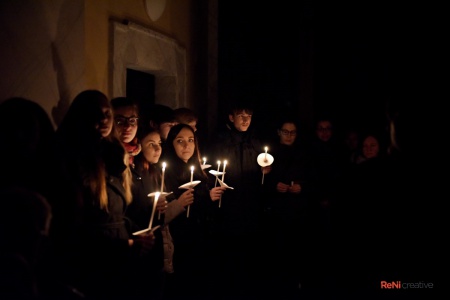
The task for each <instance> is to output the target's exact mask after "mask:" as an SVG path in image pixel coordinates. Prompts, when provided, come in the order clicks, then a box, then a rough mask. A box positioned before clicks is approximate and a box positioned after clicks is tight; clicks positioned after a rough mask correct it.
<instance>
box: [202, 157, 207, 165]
mask: <svg viewBox="0 0 450 300" xmlns="http://www.w3.org/2000/svg"><path fill="white" fill-rule="evenodd" d="M203 164H204V165H206V157H203Z"/></svg>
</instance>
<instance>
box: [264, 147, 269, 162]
mask: <svg viewBox="0 0 450 300" xmlns="http://www.w3.org/2000/svg"><path fill="white" fill-rule="evenodd" d="M267 149H268V148H267V147H264V150H265V151H266V152H265V153H264V161H267Z"/></svg>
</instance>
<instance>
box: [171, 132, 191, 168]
mask: <svg viewBox="0 0 450 300" xmlns="http://www.w3.org/2000/svg"><path fill="white" fill-rule="evenodd" d="M173 147H174V149H175V153H176V154H177V156H178V157H179V158H180V159H181V160H182V161H184V162H188V160H189V159H190V158H191V157H192V155H194V151H195V138H194V133H193V132H192V131H191V130H189V129H188V128H183V129H181V131H180V133H178V135H177V136H176V137H175V139H174V140H173Z"/></svg>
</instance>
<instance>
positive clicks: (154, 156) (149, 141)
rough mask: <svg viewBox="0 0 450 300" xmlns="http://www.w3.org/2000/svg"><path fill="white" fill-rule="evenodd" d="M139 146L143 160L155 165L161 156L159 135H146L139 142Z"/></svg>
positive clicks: (153, 133) (155, 133)
mask: <svg viewBox="0 0 450 300" xmlns="http://www.w3.org/2000/svg"><path fill="white" fill-rule="evenodd" d="M141 146H142V154H143V155H144V157H145V159H146V160H147V161H148V162H149V163H151V164H156V163H157V162H158V161H159V158H160V156H161V136H160V135H159V133H157V132H152V133H149V134H147V135H146V136H145V137H144V138H143V139H142V140H141Z"/></svg>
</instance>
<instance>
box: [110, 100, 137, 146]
mask: <svg viewBox="0 0 450 300" xmlns="http://www.w3.org/2000/svg"><path fill="white" fill-rule="evenodd" d="M114 120H115V122H116V128H117V133H118V134H119V138H120V140H121V141H122V142H124V143H129V142H131V141H132V140H133V139H134V137H135V136H136V132H137V129H138V116H137V112H136V110H135V109H134V108H133V107H131V106H125V107H120V108H118V109H116V110H115V111H114Z"/></svg>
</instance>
